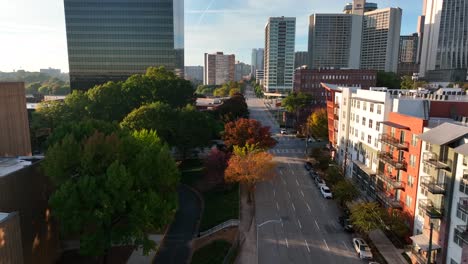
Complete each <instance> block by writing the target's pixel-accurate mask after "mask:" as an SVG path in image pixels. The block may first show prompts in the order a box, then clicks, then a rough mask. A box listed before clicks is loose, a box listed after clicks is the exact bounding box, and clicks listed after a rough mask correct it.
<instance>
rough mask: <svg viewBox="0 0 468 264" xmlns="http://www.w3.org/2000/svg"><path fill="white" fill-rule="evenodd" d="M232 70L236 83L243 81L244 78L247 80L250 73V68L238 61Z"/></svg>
mask: <svg viewBox="0 0 468 264" xmlns="http://www.w3.org/2000/svg"><path fill="white" fill-rule="evenodd" d="M234 68H235V70H234V71H235V72H234V80H235V81H236V82H238V81H240V80H243V79H244V78H248V77H249V75H251V73H252V66H250V65H248V64H245V63H243V62H240V61H238V62H236V65H235V66H234Z"/></svg>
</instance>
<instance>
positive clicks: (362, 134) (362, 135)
mask: <svg viewBox="0 0 468 264" xmlns="http://www.w3.org/2000/svg"><path fill="white" fill-rule="evenodd" d="M361 141H364V132H361Z"/></svg>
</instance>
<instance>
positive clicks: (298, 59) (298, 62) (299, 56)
mask: <svg viewBox="0 0 468 264" xmlns="http://www.w3.org/2000/svg"><path fill="white" fill-rule="evenodd" d="M308 64H309V53H308V52H307V51H296V53H295V59H294V69H297V68H298V67H301V66H304V65H308Z"/></svg>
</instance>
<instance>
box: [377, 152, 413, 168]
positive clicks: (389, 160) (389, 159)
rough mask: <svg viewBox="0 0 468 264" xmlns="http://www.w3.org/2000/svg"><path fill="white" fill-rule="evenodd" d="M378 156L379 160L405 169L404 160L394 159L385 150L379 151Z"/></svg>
mask: <svg viewBox="0 0 468 264" xmlns="http://www.w3.org/2000/svg"><path fill="white" fill-rule="evenodd" d="M378 157H379V159H380V160H381V161H383V162H385V163H387V164H389V165H390V166H392V167H394V168H395V169H397V170H406V168H407V165H408V164H407V163H406V161H402V160H396V159H394V158H393V156H392V154H390V153H388V152H385V151H381V152H379V154H378Z"/></svg>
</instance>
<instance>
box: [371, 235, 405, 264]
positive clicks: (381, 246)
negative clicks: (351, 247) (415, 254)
mask: <svg viewBox="0 0 468 264" xmlns="http://www.w3.org/2000/svg"><path fill="white" fill-rule="evenodd" d="M369 238H370V239H371V240H372V242H373V243H374V245H375V246H376V247H377V249H378V250H379V252H380V254H382V256H383V257H384V259H385V260H386V261H387V263H388V264H406V263H408V262H407V261H406V259H405V258H404V257H403V256H402V255H401V253H403V250H402V249H398V248H396V247H395V246H394V245H393V244H392V242H391V241H390V240H389V239H388V238H387V236H385V234H384V233H383V232H382V230H380V229H377V230H374V231H371V232H370V233H369Z"/></svg>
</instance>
